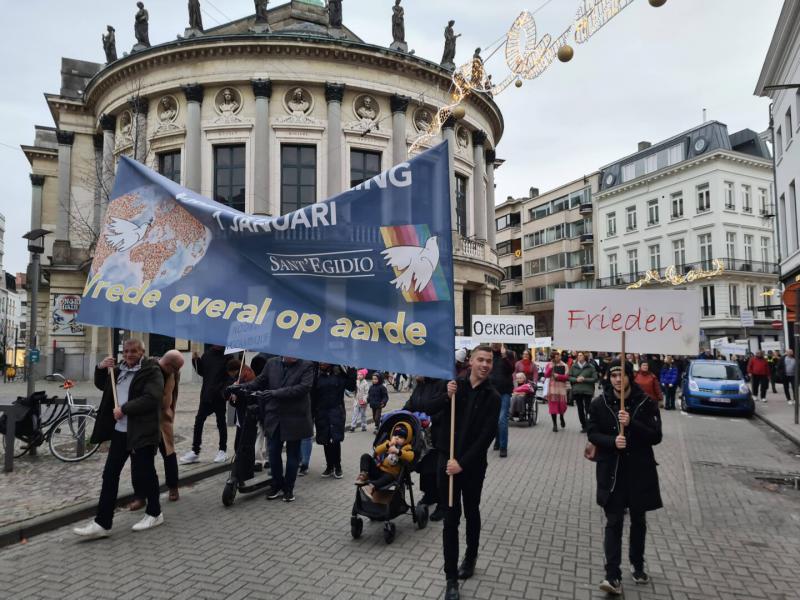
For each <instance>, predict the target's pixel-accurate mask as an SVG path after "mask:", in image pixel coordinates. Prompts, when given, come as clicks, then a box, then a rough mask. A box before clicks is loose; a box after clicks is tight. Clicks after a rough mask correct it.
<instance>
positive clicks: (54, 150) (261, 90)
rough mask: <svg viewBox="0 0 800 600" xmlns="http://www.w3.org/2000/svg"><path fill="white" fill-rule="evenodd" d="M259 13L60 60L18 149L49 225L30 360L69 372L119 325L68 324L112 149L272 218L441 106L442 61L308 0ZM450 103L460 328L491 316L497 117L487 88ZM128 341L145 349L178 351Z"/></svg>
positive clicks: (383, 156)
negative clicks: (55, 82)
mask: <svg viewBox="0 0 800 600" xmlns="http://www.w3.org/2000/svg"><path fill="white" fill-rule="evenodd" d="M383 16H384V15H377V14H376V15H375V18H376V19H379V18H382V17H383ZM385 16H386V21H387V27H388V20H389V17H388V15H385ZM267 21H268V23H267V25H268V26H265V24H264V23H263V18H262V19H259V20H258V21H257V19H256V15H250V16H247V17H244V18H241V19H238V20H235V21H233V22H231V23H227V24H224V25H221V26H218V27H214V28H212V29H207V30H206V31H204V32H203V33H202V35H198V36H187V37H185V38H183V39H177V40H175V41H168V42H165V43H160V44H154V45H152V46H151V47H145V48H141V46H138V45H137V46H136V47H135V48H134V49H135V50H137V51H135V52H131V53H130V54H127V53H126V54H125V55H122V56H121V58H119V59H117V60H112V61H111V62H108V63H106V64H99V63H92V62H85V61H80V60H73V59H67V58H64V59H62V68H61V88H60V91H59V93H52V94H45V98H46V101H47V103H48V106H49V108H50V112H51V114H52V116H53V121H54V125H55V126H54V127H46V126H37V127H36V128H35V129H36V132H35V141H34V144H33V145H31V146H23V150H24V152H25V154H26V156H27V157H28V160H29V161H30V163H31V167H32V173H31V183H32V212H31V228H32V229H36V228H39V227H42V228H44V229H48V230H51V231H53V234H51V235H49V236H48V237H47V238H46V252H45V254H44V256H43V258H42V271H43V276H42V279H41V282H40V295H39V303H38V307H37V309H38V315H39V324H40V326H39V332H38V333H39V341H38V346H39V347H40V348H41V350H42V359H41V360H42V362H41V363H40V364H41V365H42V366H41V370H42V371H43V370H44V369H45V368H46V369H47V370H51V369H60V370H63V371H66V372H67V373H68V374H69V375H70V376H73V377H82V376H83V377H85V376H87V375H88V374H89V373H91V369H92V368H93V367H94V364H95V361H96V360H97V358H98V357H101V356H104V355H106V354H107V353H108V352H109V349H110V347H111V348H115V347H117V346H118V343H119V337H120V335H126V332H120V331H113V332H110V331H107V330H104V329H98V328H93V327H85V328H84V327H81V326H79V325H77V324H74V323H73V324H72V325H70V324H69V321H70V312H69V310H70V309H71V308H74V298H72V296H74V295H80V293H81V292H82V290H83V286H84V283H85V280H86V273H87V271H88V267H89V265H90V262H91V258H92V252H93V247H94V243H95V240H96V238H97V235H98V232H99V229H100V223H101V222H102V220H101V219H102V216H103V207H104V205H105V203H106V202H107V200H108V198H109V195H110V190H111V187H112V185H113V180H114V171H115V167H116V163H117V160H118V158H119V157H120V156H122V155H127V156H130V157H133V158H135V159H137V160H139V161H142V162H144V163H145V164H147V165H148V166H150V167H152V168H153V169H155V170H157V171H159V172H160V173H162V174H163V175H165V176H166V177H169V178H171V179H173V180H174V181H177V182H179V183H181V184H182V185H184V186H185V187H188V188H191V189H192V190H195V191H197V192H199V193H201V194H203V195H205V196H207V197H210V198H214V199H215V200H217V201H218V202H222V203H224V204H227V205H230V206H232V207H234V208H236V209H238V210H242V211H245V212H248V213H254V214H260V215H280V214H283V213H286V212H289V211H292V210H295V209H297V208H300V207H303V206H307V205H309V204H311V203H314V202H320V201H323V200H325V199H326V198H329V197H331V196H333V195H335V194H337V193H340V192H342V191H344V190H346V189H349V188H350V187H352V186H354V185H357V184H359V183H360V182H362V181H364V180H365V179H368V178H371V177H373V176H374V175H376V174H378V173H379V172H380V171H382V170H385V169H388V168H389V167H391V166H392V165H394V164H397V163H400V162H402V161H404V160H406V159H407V158H408V157H409V149H410V147H411V145H412V144H413V142H414V141H415V140H416V139H417V138H418V137H419V135H420V132H421V131H423V130H424V129H425V128H426V127H427V125H428V123H429V122H430V121H431V119H432V117H433V115H434V114H435V113H436V111H437V109H438V108H440V107H441V106H444V105H445V104H447V103H448V102H449V101H450V83H451V81H450V75H451V72H450V71H448V70H446V69H444V68H443V67H441V66H440V65H438V64H436V63H434V62H431V61H429V60H426V59H424V58H422V57H419V56H415V55H413V54H410V53H407V52H403V51H402V50H392V49H389V48H385V47H381V46H376V45H373V44H370V43H368V42H365V41H364V40H362V39H361V38H359V37H358V36H357V35H355V34H354V33H353V32H352V31H350V30H349V29H348V28H347V27H346V26H344V25H342V24H341V23H336V22H333V23H332V22H331V19H330V16H329V14H328V11H327V9H325V8H324V6H322V2H321V1H320V0H292V1H291V2H289V3H286V4H283V5H281V6H277V7H274V8H271V9H270V10H269V11H268V15H267ZM182 25H183V24H180V23H176V29H180V28H181V26H182ZM187 32H188V30H187ZM393 46H395V44H393ZM98 50H99V49H98ZM120 54H122V53H120ZM465 109H466V113H465V116H464V118H463V119H460V120H457V121H456V120H454V119H453V118H451V119H450V120H448V121H447V122H446V123H445V127H444V128H443V129H442V132H441V138H443V139H446V140H448V141H449V147H450V159H451V198H450V202H451V214H452V218H453V248H454V263H455V320H456V324H457V332H458V333H459V334H461V333H464V334H469V325H470V322H471V315H472V314H473V313H476V314H483V313H497V312H498V309H499V300H500V298H499V285H500V280H501V278H502V274H503V272H502V270H501V269H500V268H499V267H498V262H497V255H496V252H495V240H494V232H495V228H494V226H493V219H494V168H495V165H496V164H499V163H497V162H496V155H495V148H496V146H497V144H498V142H499V140H500V138H501V136H502V134H503V127H504V124H503V118H502V115H501V113H500V110H499V109H498V107H497V105H496V104H495V103H494V101H493V100H492V98H491V97H490V95H488V94H483V93H478V94H474V95H472V96H470V97H469V98H468V99H467V100H466V101H465ZM438 141H439V140H438V139H436V140H432V141H431V142H430V144H434V143H438ZM430 144H428V145H423V146H422V149H424V148H426V147H428V146H429V145H430ZM490 225H491V226H490ZM231 275H233V276H235V274H231ZM64 307H67V309H65V308H64ZM65 322H66V323H65ZM140 333H141V332H140ZM144 337H145V342H146V343H147V344H148V351H149V352H152V353H154V354H156V353H160V352H162V351H164V350H166V349H168V348H172V347H178V348H179V349H183V350H188V349H189V346H190V341H189V340H174V339H171V338H165V337H163V336H158V335H155V334H153V335H148V334H146V333H145V334H144Z"/></svg>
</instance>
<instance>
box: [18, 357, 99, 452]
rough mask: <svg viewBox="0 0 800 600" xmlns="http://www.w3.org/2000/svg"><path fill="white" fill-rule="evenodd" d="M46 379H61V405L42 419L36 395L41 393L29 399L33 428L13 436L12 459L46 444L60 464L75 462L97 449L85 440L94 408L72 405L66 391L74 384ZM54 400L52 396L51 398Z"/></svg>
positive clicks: (49, 376) (87, 438)
mask: <svg viewBox="0 0 800 600" xmlns="http://www.w3.org/2000/svg"><path fill="white" fill-rule="evenodd" d="M47 379H49V380H53V379H56V380H61V381H62V382H63V383H62V384H61V385H60V386H59V387H60V388H61V389H63V390H64V395H65V400H66V401H65V402H64V404H62V405H60V406H54V408H53V411H52V413H51V414H49V415H48V416H47V417H46V418H42V416H41V401H40V400H39V399H38V396H40V395H43V394H44V393H43V392H36V393H35V394H34V396H37V397H36V398H34V399H33V400H32V402H33V406H32V407H31V410H32V411H34V418H33V422H34V424H35V425H34V429H33V432H32V433H31V434H30V435H19V434H18V435H17V436H16V437H17V438H18V440H19V442H21V443H17V441H16V440H15V444H14V458H20V457H22V456H25V455H26V454H27V453H28V452H30V450H31V449H32V448H37V447H39V446H41V445H43V444H44V443H45V441H46V442H47V445H48V447H49V448H50V453H51V454H52V455H53V456H55V457H56V458H57V459H59V460H61V461H64V462H79V461H82V460H84V459H86V458H89V457H90V456H92V455H93V454H94V453H95V452H97V450H98V448H99V447H100V445H99V444H93V443H92V442H91V440H90V439H89V438H90V437H91V435H92V431H93V430H94V425H95V421H96V416H97V409H96V408H95V407H94V406H91V405H81V404H75V401H74V399H73V398H72V392H71V391H70V390H71V389H72V388H73V387H74V386H75V383H74V382H73V381H72V380H70V379H67V378H66V377H64V376H63V375H61V374H60V373H53V374H52V375H48V376H47ZM53 399H55V397H54V398H53Z"/></svg>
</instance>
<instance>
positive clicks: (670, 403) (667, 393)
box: [664, 385, 678, 410]
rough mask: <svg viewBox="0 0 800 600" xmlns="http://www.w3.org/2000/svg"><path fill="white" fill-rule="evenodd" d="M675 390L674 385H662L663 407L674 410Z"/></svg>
mask: <svg viewBox="0 0 800 600" xmlns="http://www.w3.org/2000/svg"><path fill="white" fill-rule="evenodd" d="M677 391H678V390H677V388H676V387H675V386H674V385H665V386H664V407H665V408H666V409H667V410H675V393H676V392H677Z"/></svg>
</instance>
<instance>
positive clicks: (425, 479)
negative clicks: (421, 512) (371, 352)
mask: <svg viewBox="0 0 800 600" xmlns="http://www.w3.org/2000/svg"><path fill="white" fill-rule="evenodd" d="M446 401H447V382H446V381H445V380H444V379H432V378H430V377H423V376H422V375H418V376H417V377H416V385H415V386H414V391H413V392H412V393H411V396H410V397H409V399H408V400H407V401H406V403H405V405H404V406H403V410H407V411H410V412H426V408H427V407H430V406H432V405H433V406H435V405H437V404H438V405H442V406H446V404H445V402H446ZM428 416H429V417H430V418H431V429H430V431H431V443H432V444H433V448H434V450H437V449H438V448H437V446H436V444H439V443H441V442H442V440H440V439H439V430H440V429H441V427H442V425H441V424H442V420H444V419H449V418H450V415H449V414H448V413H447V411H442V412H438V413H436V414H435V415H432V414H429V415H428ZM448 450H449V445H447V444H446V445H445V447H444V448H442V451H443V452H447V451H448ZM437 456H438V453H437V452H435V451H434V452H428V454H426V455H425V456H424V457H423V458H422V460H421V461H419V463H417V471H418V472H419V489H420V490H422V493H423V494H424V495H423V497H422V499H421V500H420V504H426V505H428V506H430V505H431V504H436V505H437V506H436V510H434V511H433V513H432V514H431V516H430V519H431V521H441V520H442V519H444V515H445V507H446V506H447V498H446V497H445V498H440V497H439V484H438V482H437V470H436V462H437Z"/></svg>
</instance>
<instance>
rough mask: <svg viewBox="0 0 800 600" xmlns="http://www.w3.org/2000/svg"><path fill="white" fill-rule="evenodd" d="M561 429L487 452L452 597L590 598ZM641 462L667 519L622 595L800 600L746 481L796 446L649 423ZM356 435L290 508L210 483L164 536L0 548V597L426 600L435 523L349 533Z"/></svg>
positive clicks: (678, 423) (595, 569) (778, 491)
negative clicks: (652, 432)
mask: <svg viewBox="0 0 800 600" xmlns="http://www.w3.org/2000/svg"><path fill="white" fill-rule="evenodd" d="M567 425H568V427H567V430H566V431H564V432H560V433H558V434H555V433H552V432H551V431H550V428H549V427H548V425H547V424H546V423H542V424H540V425H539V426H537V427H534V428H532V429H528V428H523V427H517V426H513V427H512V431H511V437H510V439H511V441H510V445H509V448H510V450H509V452H510V455H509V457H508V458H506V459H500V458H499V457H498V455H497V454H496V453H493V454H492V455H491V456H490V466H489V473H488V476H487V480H486V485H485V487H484V495H483V504H482V506H483V536H482V545H481V551H480V557H479V560H478V571H477V573H476V576H475V578H473V579H471V580H470V581H468V582H467V583H466V584H465V585H464V586H463V587H462V590H463V594H462V595H463V597H465V598H483V599H489V598H491V599H492V600H495V599H512V598H513V599H542V600H544V599H555V598H564V599H568V598H577V599H594V598H603V597H604V595H603V594H602V593H600V592H598V591H597V589H596V585H597V583H598V582H599V581H600V579H601V578H602V575H603V570H602V562H603V558H602V528H603V519H602V511H601V509H600V508H599V507H597V506H596V505H595V501H594V491H595V486H594V473H593V465H591V464H590V463H588V462H587V461H585V460H584V459H583V458H582V450H583V445H584V438H583V436H581V435H580V434H579V433H578V431H577V430H578V426H577V416H576V414H575V411H574V409H570V411H569V413H568V415H567ZM664 430H665V439H664V443H663V444H662V445H661V446H659V447H658V448H657V449H656V455H657V458H658V460H659V462H660V465H661V466H660V475H661V481H662V491H663V496H664V501H665V505H666V506H665V509H664V510H661V511H657V512H654V513H650V515H649V517H648V521H649V523H648V525H649V530H648V545H647V554H646V558H647V562H648V570H649V571H650V573H651V576H652V583H651V584H649V585H646V586H635V585H634V584H633V582H632V581H631V579H630V576H629V575H626V576H625V578H624V585H625V597H626V598H629V599H640V598H641V599H654V600H662V599H663V600H666V599H671V600H708V599H717V598H719V599H722V598H725V599H732V598H733V599H745V598H769V599H771V600H788V599H790V598H798V597H800V591H798V582H797V577H798V575H797V564H798V561H799V560H800V492H798V491H795V490H792V489H790V488H789V487H786V486H783V485H779V484H776V483H775V482H771V481H765V480H759V479H757V478H758V477H774V478H778V477H780V476H783V475H788V474H791V473H798V472H800V458H798V456H797V455H798V453H800V450H798V449H797V448H796V447H794V446H793V445H791V444H790V443H789V442H787V441H786V440H785V438H783V437H781V436H779V435H778V434H776V433H775V432H773V431H772V430H771V429H769V428H767V427H766V426H765V425H763V424H762V423H760V422H758V421H756V420H743V419H728V418H719V417H713V418H712V417H705V416H700V415H683V414H681V413H680V412H668V413H665V414H664ZM370 442H371V435H369V434H365V433H361V432H359V433H355V434H348V436H347V439H346V441H345V444H344V448H343V458H344V466H345V479H343V480H334V479H322V478H320V477H319V474H320V472H321V470H322V468H323V465H322V464H321V463H322V460H323V457H322V452H320V449H319V447H316V448H315V450H314V455H313V459H312V468H311V473H310V475H309V476H308V477H306V478H304V479H300V480H298V485H297V487H296V490H295V492H296V495H297V501H296V502H294V503H293V504H285V503H283V502H266V501H265V500H264V497H263V495H262V494H253V495H250V496H244V497H243V496H240V497H238V498H237V500H236V503H235V504H234V506H232V507H230V508H227V509H226V508H224V507H223V506H222V504H221V501H220V494H221V491H222V487H223V483H224V479H225V478H224V476H215V477H213V478H209V479H206V480H204V481H203V482H201V483H198V484H197V485H196V486H194V488H193V489H190V490H187V491H186V492H185V493H184V494H182V497H181V500H180V502H178V503H177V504H165V517H166V523H165V525H164V526H163V527H161V528H159V529H156V530H153V531H150V532H145V533H140V534H136V533H133V532H131V531H130V525H132V524H133V523H134V522H135V520H137V519H138V518H139V515H135V516H134V515H132V514H130V513H126V512H121V513H120V514H119V515H118V519H117V521H116V523H115V528H114V534H113V535H112V537H111V538H110V539H108V540H98V541H94V542H83V541H79V540H78V539H76V538H75V537H74V536H73V534H72V533H71V532H70V530H69V528H67V527H64V528H61V529H58V530H55V531H52V532H50V533H47V534H43V535H40V536H36V537H34V538H31V539H30V540H29V541H28V543H27V544H25V545H22V544H17V545H15V546H10V547H7V548H5V549H3V550H0V590H4V595H5V596H7V597H10V598H15V599H20V600H21V599H27V598H30V599H34V598H35V599H41V598H58V599H65V600H66V599H73V598H74V599H81V600H83V599H89V598H103V599H105V598H112V597H113V598H119V599H127V598H131V599H133V598H153V599H159V598H165V599H167V598H169V599H174V600H180V599H204V598H208V599H212V598H213V599H217V598H231V599H237V598H238V599H243V598H252V599H256V598H264V599H274V598H287V599H291V598H309V599H316V598H326V599H328V598H333V599H337V600H346V599H348V600H350V599H362V598H363V599H368V598H391V599H392V600H411V599H415V598H438V597H440V596H441V595H442V593H443V588H444V585H443V584H444V580H443V576H442V573H441V568H442V558H441V532H440V524H437V523H431V524H430V525H429V526H428V528H427V529H425V530H421V531H417V530H415V529H414V527H413V525H412V522H411V518H410V516H402V517H399V518H398V519H397V520H396V523H397V539H396V540H395V542H394V543H393V544H392V545H390V546H387V545H386V544H385V543H384V541H383V538H382V535H381V527H380V525H378V524H370V523H367V524H366V526H365V529H364V535H363V537H362V539H360V540H353V539H351V537H350V531H349V517H350V510H351V506H352V502H353V498H354V486H353V485H352V480H353V477H354V475H355V472H356V463H357V457H358V455H359V454H361V453H362V452H364V451H367V450H369V447H370Z"/></svg>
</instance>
